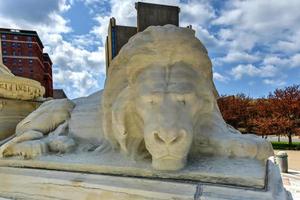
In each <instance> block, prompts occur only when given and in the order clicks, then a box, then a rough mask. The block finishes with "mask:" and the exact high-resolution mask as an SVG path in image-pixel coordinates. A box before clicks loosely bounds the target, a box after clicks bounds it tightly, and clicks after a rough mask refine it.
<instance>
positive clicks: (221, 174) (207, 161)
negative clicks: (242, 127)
mask: <svg viewBox="0 0 300 200" xmlns="http://www.w3.org/2000/svg"><path fill="white" fill-rule="evenodd" d="M0 166H1V167H27V168H35V169H48V170H64V171H73V172H83V173H94V174H108V175H115V176H117V175H125V176H128V177H141V178H160V179H168V180H174V181H177V180H184V181H188V182H193V183H195V182H196V183H197V182H199V181H201V182H206V183H212V184H215V183H216V184H223V185H229V186H239V187H247V188H255V189H263V188H265V184H266V181H267V180H266V171H267V169H266V163H264V162H260V161H257V160H253V159H228V158H222V157H199V158H194V159H193V160H191V161H190V162H189V163H188V165H187V166H186V167H185V168H184V169H183V170H180V171H176V172H173V171H158V170H154V169H153V168H152V167H151V161H150V160H148V161H143V162H138V161H134V160H130V159H127V157H124V156H122V155H121V154H119V153H107V154H99V153H97V152H88V153H74V154H63V155H55V154H52V155H45V156H40V157H37V158H36V159H34V160H24V159H22V158H18V157H11V158H1V159H0Z"/></svg>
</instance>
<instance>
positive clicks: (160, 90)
mask: <svg viewBox="0 0 300 200" xmlns="http://www.w3.org/2000/svg"><path fill="white" fill-rule="evenodd" d="M216 95H217V92H216V90H215V86H214V84H213V82H212V67H211V62H210V59H209V57H208V55H207V51H206V49H205V47H204V46H203V45H202V44H201V42H200V41H199V40H198V39H197V38H196V37H195V36H194V31H192V30H190V29H187V28H178V27H175V26H172V25H166V26H157V27H149V28H148V29H146V30H145V31H144V32H142V33H138V34H137V35H135V36H134V37H132V38H131V39H130V40H129V42H128V43H127V44H126V45H125V46H124V47H123V48H122V49H121V51H120V53H119V55H118V56H117V57H116V58H115V59H114V60H113V62H112V64H111V66H110V68H109V72H108V78H107V80H106V84H105V89H104V94H103V111H104V133H105V134H106V137H107V138H108V140H109V141H111V142H112V143H113V144H114V146H116V147H120V149H121V151H122V152H125V153H127V154H130V155H141V154H144V153H150V155H151V157H152V166H153V167H154V168H155V169H159V170H177V169H180V168H183V167H184V166H185V163H186V160H187V156H188V153H189V152H190V150H191V146H192V143H193V140H194V137H195V127H196V126H197V123H198V119H199V117H200V116H201V115H207V114H208V113H210V112H212V109H213V107H214V105H215V96H216Z"/></svg>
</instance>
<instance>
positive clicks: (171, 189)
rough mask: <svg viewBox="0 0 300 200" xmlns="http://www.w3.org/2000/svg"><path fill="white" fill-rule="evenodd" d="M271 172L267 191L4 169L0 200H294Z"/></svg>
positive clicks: (0, 173) (275, 172)
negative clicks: (1, 199) (3, 199)
mask: <svg viewBox="0 0 300 200" xmlns="http://www.w3.org/2000/svg"><path fill="white" fill-rule="evenodd" d="M268 168H269V169H268V175H267V176H268V177H267V180H268V182H267V186H266V188H264V189H251V188H249V189H247V188H243V187H234V186H226V185H220V184H208V183H202V182H198V183H189V182H184V181H167V180H158V179H150V178H133V177H125V176H113V175H102V174H88V173H78V172H66V171H55V170H42V169H28V168H13V167H0V180H1V181H0V197H2V198H12V199H25V200H26V199H31V200H53V199H64V200H71V199H72V200H73V199H86V200H91V199H93V200H97V199H101V200H111V199H114V200H129V199H130V200H150V199H161V200H162V199H170V200H171V199H176V200H188V199H190V200H193V199H194V200H204V199H205V200H221V199H224V200H233V199H235V200H240V199H243V200H250V199H251V200H254V199H255V200H291V196H290V194H289V193H288V192H286V190H285V189H284V188H283V186H282V180H281V176H280V173H279V170H278V167H277V166H276V165H275V164H274V163H273V162H271V161H269V165H268Z"/></svg>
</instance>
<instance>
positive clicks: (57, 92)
mask: <svg viewBox="0 0 300 200" xmlns="http://www.w3.org/2000/svg"><path fill="white" fill-rule="evenodd" d="M53 98H54V99H65V98H68V97H67V95H66V93H65V91H64V90H63V89H54V90H53Z"/></svg>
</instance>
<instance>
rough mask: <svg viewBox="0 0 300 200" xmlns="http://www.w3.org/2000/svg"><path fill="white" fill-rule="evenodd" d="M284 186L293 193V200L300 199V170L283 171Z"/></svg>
mask: <svg viewBox="0 0 300 200" xmlns="http://www.w3.org/2000/svg"><path fill="white" fill-rule="evenodd" d="M281 176H282V181H283V185H284V187H285V188H286V189H287V190H288V191H289V192H290V193H291V194H292V196H293V200H300V171H294V170H291V169H289V173H282V174H281Z"/></svg>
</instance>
